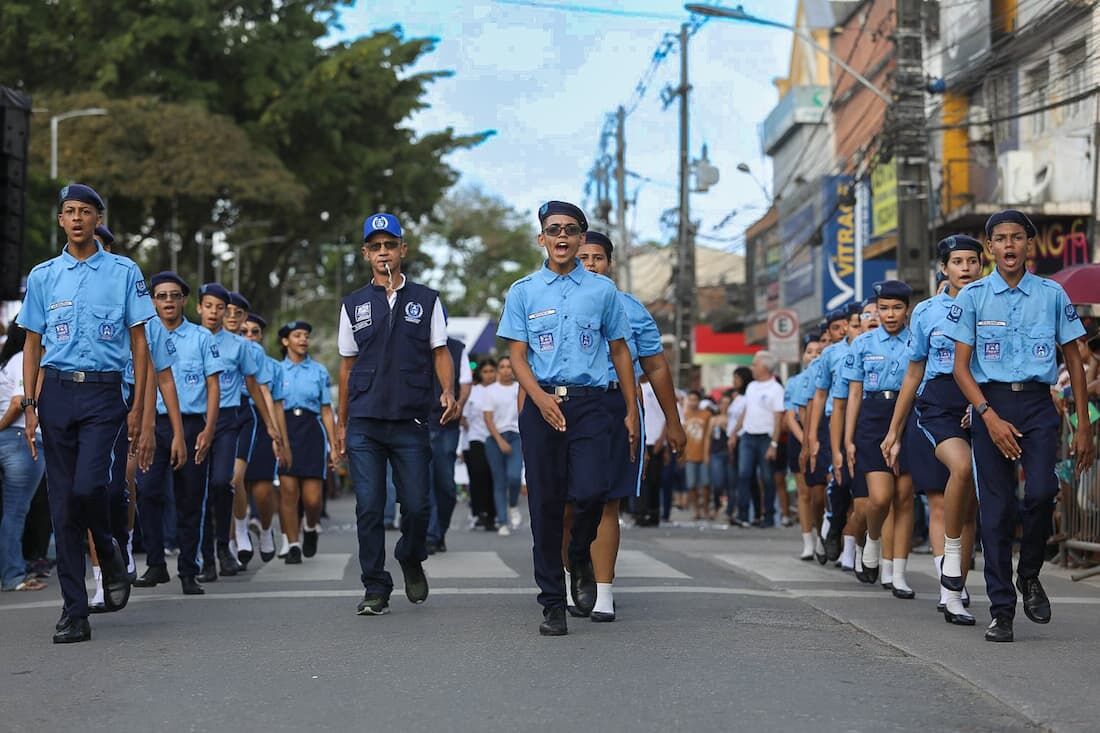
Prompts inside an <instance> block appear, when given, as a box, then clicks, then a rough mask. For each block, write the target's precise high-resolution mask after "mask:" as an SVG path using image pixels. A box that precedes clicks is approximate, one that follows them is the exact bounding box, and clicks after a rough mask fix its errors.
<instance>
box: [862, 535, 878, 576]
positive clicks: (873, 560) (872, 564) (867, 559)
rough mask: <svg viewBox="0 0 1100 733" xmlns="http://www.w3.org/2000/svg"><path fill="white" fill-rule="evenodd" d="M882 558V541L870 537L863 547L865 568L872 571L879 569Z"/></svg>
mask: <svg viewBox="0 0 1100 733" xmlns="http://www.w3.org/2000/svg"><path fill="white" fill-rule="evenodd" d="M881 557H882V540H880V539H879V540H873V539H871V538H870V537H868V538H867V543H866V544H865V545H863V567H865V568H871V569H874V568H877V567H878V564H879V559H880V558H881Z"/></svg>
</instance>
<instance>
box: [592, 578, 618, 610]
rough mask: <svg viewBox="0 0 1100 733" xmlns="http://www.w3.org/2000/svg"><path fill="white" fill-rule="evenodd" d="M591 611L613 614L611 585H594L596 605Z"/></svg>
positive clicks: (613, 605) (613, 602) (613, 600)
mask: <svg viewBox="0 0 1100 733" xmlns="http://www.w3.org/2000/svg"><path fill="white" fill-rule="evenodd" d="M592 610H593V611H599V612H600V613H615V597H614V596H613V595H612V593H611V583H596V605H595V606H593V607H592Z"/></svg>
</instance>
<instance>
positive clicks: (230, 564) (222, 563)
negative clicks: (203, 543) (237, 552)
mask: <svg viewBox="0 0 1100 733" xmlns="http://www.w3.org/2000/svg"><path fill="white" fill-rule="evenodd" d="M218 567H219V571H220V572H219V575H224V576H225V577H227V578H231V577H233V576H234V575H236V574H237V573H239V572H241V564H240V563H238V562H237V558H235V557H233V555H232V554H230V552H229V548H226V549H224V550H219V551H218Z"/></svg>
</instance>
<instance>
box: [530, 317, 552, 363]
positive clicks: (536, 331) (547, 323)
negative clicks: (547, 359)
mask: <svg viewBox="0 0 1100 733" xmlns="http://www.w3.org/2000/svg"><path fill="white" fill-rule="evenodd" d="M558 323H559V321H558V314H557V313H551V314H548V315H545V316H539V317H538V318H532V319H529V320H528V321H527V331H528V332H529V334H530V336H529V343H530V345H531V347H532V348H533V349H535V351H541V352H544V353H545V352H548V351H553V350H554V349H555V348H556V347H557V343H556V339H557V336H556V334H557V330H558Z"/></svg>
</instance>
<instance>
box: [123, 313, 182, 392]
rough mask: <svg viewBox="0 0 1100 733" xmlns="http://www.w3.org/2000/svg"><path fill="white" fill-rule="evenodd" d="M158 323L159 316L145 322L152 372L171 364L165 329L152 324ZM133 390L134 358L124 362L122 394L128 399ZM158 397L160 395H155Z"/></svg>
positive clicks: (161, 370) (162, 369) (159, 370)
mask: <svg viewBox="0 0 1100 733" xmlns="http://www.w3.org/2000/svg"><path fill="white" fill-rule="evenodd" d="M154 323H157V324H159V323H160V319H159V318H151V319H149V320H148V321H146V322H145V340H146V341H147V342H148V343H149V358H150V359H151V361H152V366H153V372H154V373H156V372H163V371H164V370H165V369H167V368H169V367H170V366H172V355H171V354H169V353H168V347H167V345H166V339H165V335H166V333H167V332H166V331H165V330H164V327H163V326H161V327H160V328H157V327H156V326H154V325H153V324H154ZM133 390H134V359H133V357H130V359H129V360H128V361H127V362H126V369H125V370H124V371H123V372H122V396H123V397H124V398H125V399H127V400H128V399H130V393H131V392H133ZM157 399H158V400H159V399H160V395H159V394H158V395H157Z"/></svg>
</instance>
